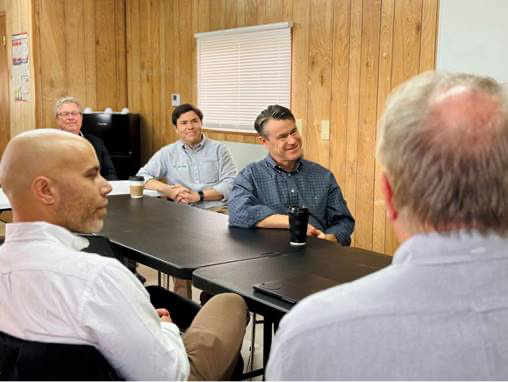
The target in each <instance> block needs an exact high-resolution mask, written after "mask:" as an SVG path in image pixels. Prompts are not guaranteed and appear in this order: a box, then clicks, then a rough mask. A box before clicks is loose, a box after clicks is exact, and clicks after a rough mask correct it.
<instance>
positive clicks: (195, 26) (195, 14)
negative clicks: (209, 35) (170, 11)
mask: <svg viewBox="0 0 508 382" xmlns="http://www.w3.org/2000/svg"><path fill="white" fill-rule="evenodd" d="M198 31H199V0H192V34H193V35H194V34H196V33H198ZM197 45H198V44H197V40H196V39H195V38H194V39H193V43H192V84H193V85H194V86H192V89H191V90H192V98H191V99H192V104H193V105H197V104H198V86H197V85H198V47H197Z"/></svg>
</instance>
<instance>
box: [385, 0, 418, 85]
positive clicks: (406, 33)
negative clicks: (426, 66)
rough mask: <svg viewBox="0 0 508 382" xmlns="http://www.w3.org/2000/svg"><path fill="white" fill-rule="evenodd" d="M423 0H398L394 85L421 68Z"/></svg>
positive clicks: (396, 8) (394, 36) (394, 48)
mask: <svg viewBox="0 0 508 382" xmlns="http://www.w3.org/2000/svg"><path fill="white" fill-rule="evenodd" d="M421 29H422V0H412V1H406V0H396V1H395V18H394V34H393V38H394V39H393V71H392V86H393V87H396V86H398V85H400V84H401V83H402V82H404V81H406V80H407V79H408V78H410V77H412V76H414V75H415V74H417V73H418V72H419V69H420V43H421Z"/></svg>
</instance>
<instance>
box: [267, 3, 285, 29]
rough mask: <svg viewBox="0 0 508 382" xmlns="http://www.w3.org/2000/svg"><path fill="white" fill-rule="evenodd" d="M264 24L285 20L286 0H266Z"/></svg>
mask: <svg viewBox="0 0 508 382" xmlns="http://www.w3.org/2000/svg"><path fill="white" fill-rule="evenodd" d="M264 8H265V12H264V15H263V24H272V23H278V22H281V21H282V20H283V12H284V0H269V1H265V7H264Z"/></svg>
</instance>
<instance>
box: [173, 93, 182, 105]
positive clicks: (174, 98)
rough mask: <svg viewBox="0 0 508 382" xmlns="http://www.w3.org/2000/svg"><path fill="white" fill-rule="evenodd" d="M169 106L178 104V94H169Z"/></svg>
mask: <svg viewBox="0 0 508 382" xmlns="http://www.w3.org/2000/svg"><path fill="white" fill-rule="evenodd" d="M171 106H180V94H176V93H175V94H171Z"/></svg>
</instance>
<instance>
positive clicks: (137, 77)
mask: <svg viewBox="0 0 508 382" xmlns="http://www.w3.org/2000/svg"><path fill="white" fill-rule="evenodd" d="M139 14H140V0H129V3H128V7H127V84H128V87H127V89H128V95H129V96H128V108H129V110H130V112H131V113H140V114H141V120H140V123H141V134H140V135H141V142H140V147H144V143H143V142H145V141H146V136H145V126H144V115H143V110H141V92H140V90H141V88H140V84H141V62H140V43H141V40H140V31H139V28H140V20H139ZM144 155H145V153H142V156H141V165H144V164H145V163H146V161H147V159H148V158H146V157H145V156H144Z"/></svg>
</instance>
